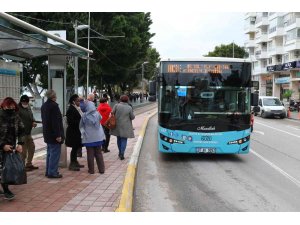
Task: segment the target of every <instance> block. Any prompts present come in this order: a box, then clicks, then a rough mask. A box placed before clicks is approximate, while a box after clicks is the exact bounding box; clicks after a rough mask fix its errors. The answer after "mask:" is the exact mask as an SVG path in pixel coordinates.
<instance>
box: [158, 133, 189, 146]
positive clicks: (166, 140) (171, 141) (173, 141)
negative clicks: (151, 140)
mask: <svg viewBox="0 0 300 225" xmlns="http://www.w3.org/2000/svg"><path fill="white" fill-rule="evenodd" d="M160 139H161V140H163V141H165V142H168V143H170V144H184V141H180V140H176V139H173V138H169V137H167V136H165V135H163V134H160Z"/></svg>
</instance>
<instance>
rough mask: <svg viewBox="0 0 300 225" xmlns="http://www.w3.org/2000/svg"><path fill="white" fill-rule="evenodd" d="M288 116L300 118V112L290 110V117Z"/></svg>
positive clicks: (294, 118)
mask: <svg viewBox="0 0 300 225" xmlns="http://www.w3.org/2000/svg"><path fill="white" fill-rule="evenodd" d="M287 118H288V119H293V120H300V112H297V111H292V112H290V117H289V116H288V117H287Z"/></svg>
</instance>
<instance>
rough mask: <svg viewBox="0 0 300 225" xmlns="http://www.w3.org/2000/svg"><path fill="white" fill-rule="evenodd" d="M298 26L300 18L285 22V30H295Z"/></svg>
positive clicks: (299, 25)
mask: <svg viewBox="0 0 300 225" xmlns="http://www.w3.org/2000/svg"><path fill="white" fill-rule="evenodd" d="M296 27H300V18H293V19H290V20H288V21H286V22H284V30H285V31H286V32H287V31H289V30H293V29H295V28H296Z"/></svg>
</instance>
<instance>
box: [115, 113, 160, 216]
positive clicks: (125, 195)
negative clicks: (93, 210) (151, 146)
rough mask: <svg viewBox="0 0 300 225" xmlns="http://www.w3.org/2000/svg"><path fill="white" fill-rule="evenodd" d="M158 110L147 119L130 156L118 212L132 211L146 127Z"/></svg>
mask: <svg viewBox="0 0 300 225" xmlns="http://www.w3.org/2000/svg"><path fill="white" fill-rule="evenodd" d="M156 113H157V111H155V112H153V113H151V114H150V115H149V116H148V117H147V118H146V119H145V120H144V123H143V126H142V129H141V131H140V134H139V137H138V140H137V142H136V144H135V146H134V149H133V153H132V155H131V157H130V161H129V164H128V167H127V171H126V175H125V179H124V183H123V188H122V194H121V199H120V203H119V206H118V208H117V209H116V212H132V201H133V189H134V181H135V174H136V167H137V163H138V158H139V155H140V151H141V147H142V144H143V139H144V136H145V132H146V128H147V125H148V122H149V119H150V118H151V117H153V116H154V115H155V114H156Z"/></svg>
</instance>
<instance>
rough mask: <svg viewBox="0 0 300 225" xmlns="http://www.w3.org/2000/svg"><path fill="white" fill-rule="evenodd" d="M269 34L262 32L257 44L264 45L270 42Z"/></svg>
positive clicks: (257, 38)
mask: <svg viewBox="0 0 300 225" xmlns="http://www.w3.org/2000/svg"><path fill="white" fill-rule="evenodd" d="M268 40H269V39H268V33H267V32H262V33H261V35H259V36H257V37H256V38H255V43H256V44H259V43H262V42H268Z"/></svg>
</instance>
